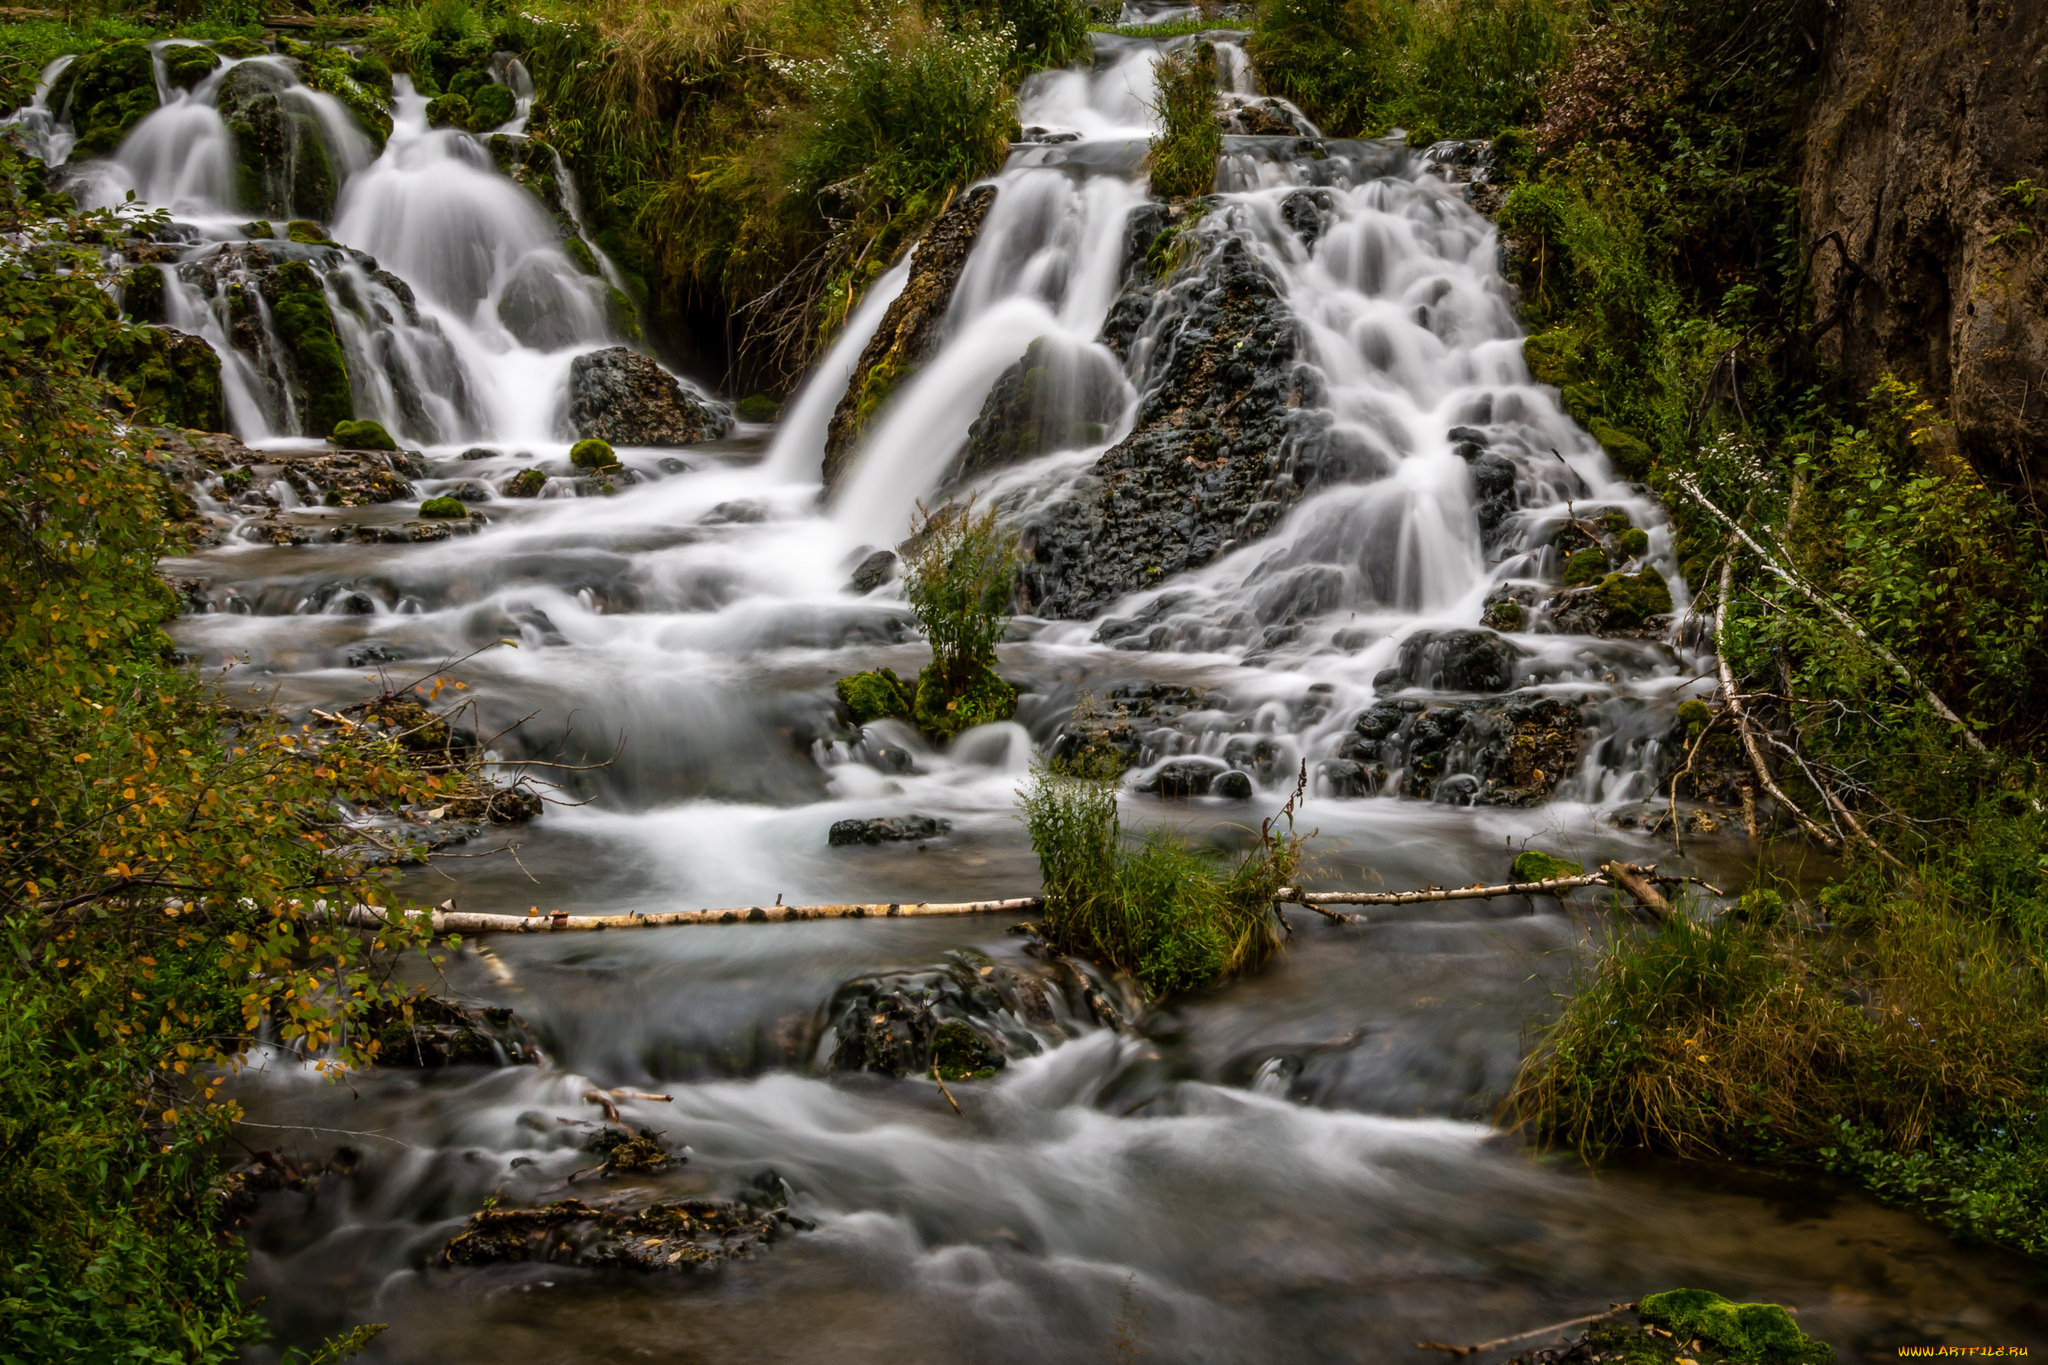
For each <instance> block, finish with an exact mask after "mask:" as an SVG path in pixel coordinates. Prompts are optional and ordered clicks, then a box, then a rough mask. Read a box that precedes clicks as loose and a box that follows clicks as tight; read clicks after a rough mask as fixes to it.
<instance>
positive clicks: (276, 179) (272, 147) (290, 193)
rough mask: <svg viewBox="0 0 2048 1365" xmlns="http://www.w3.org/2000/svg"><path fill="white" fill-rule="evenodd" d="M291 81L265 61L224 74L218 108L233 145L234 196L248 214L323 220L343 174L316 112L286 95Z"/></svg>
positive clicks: (330, 213)
mask: <svg viewBox="0 0 2048 1365" xmlns="http://www.w3.org/2000/svg"><path fill="white" fill-rule="evenodd" d="M291 84H292V82H291V79H290V77H289V76H287V75H285V74H284V73H283V72H281V71H279V70H277V69H276V68H275V67H273V66H271V65H270V64H268V63H264V62H247V63H244V64H243V65H241V66H238V67H236V68H235V69H234V70H232V71H230V72H228V74H227V75H226V76H224V77H222V78H221V83H220V95H219V98H218V99H217V101H216V107H217V108H218V109H219V111H220V117H221V122H222V123H224V124H226V125H227V130H228V136H229V140H230V142H231V143H232V146H233V156H234V189H235V200H236V203H237V205H238V206H239V207H240V208H241V209H242V211H243V212H245V213H261V214H265V215H267V216H269V217H272V218H311V219H316V220H318V221H320V222H325V221H327V220H328V219H330V218H332V217H333V216H334V197H335V194H336V192H337V191H338V190H339V188H340V177H339V176H337V175H336V174H335V170H334V163H333V160H332V159H331V158H330V157H329V156H328V152H327V141H326V138H325V136H324V135H323V132H322V129H321V127H320V120H319V118H318V116H317V115H315V114H314V113H313V111H312V110H310V109H307V108H304V107H303V106H302V104H301V103H299V102H296V101H292V100H288V99H287V98H286V97H285V95H286V92H287V91H288V90H289V89H290V88H291Z"/></svg>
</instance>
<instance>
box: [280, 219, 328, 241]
mask: <svg viewBox="0 0 2048 1365" xmlns="http://www.w3.org/2000/svg"><path fill="white" fill-rule="evenodd" d="M284 235H285V240H286V241H291V242H297V243H298V244H299V245H300V246H333V245H334V242H333V239H331V238H330V237H328V235H327V233H326V230H325V229H323V228H322V227H321V226H320V225H319V224H318V223H315V222H312V221H311V220H309V219H305V218H294V219H292V220H291V221H290V222H289V223H286V224H285V225H284Z"/></svg>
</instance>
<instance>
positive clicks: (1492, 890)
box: [1275, 872, 1613, 910]
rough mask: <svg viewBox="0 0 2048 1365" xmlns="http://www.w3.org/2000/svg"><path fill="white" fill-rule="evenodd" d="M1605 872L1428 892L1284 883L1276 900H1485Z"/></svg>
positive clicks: (1576, 883) (1595, 881) (1572, 884)
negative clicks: (1314, 888)
mask: <svg viewBox="0 0 2048 1365" xmlns="http://www.w3.org/2000/svg"><path fill="white" fill-rule="evenodd" d="M1612 884H1613V883H1611V882H1610V881H1609V880H1608V879H1607V876H1606V874H1605V873H1600V872H1588V873H1586V874H1585V875H1584V876H1582V877H1551V878H1549V879H1547V880H1545V881H1540V882H1503V883H1501V884H1500V885H1499V886H1453V887H1441V886H1432V887H1430V888H1429V889H1427V890H1425V891H1303V890H1301V889H1300V888H1299V887H1293V886H1283V887H1281V888H1280V890H1279V891H1278V892H1277V893H1275V899H1277V900H1280V901H1283V902H1286V903H1288V904H1291V905H1305V906H1307V907H1308V908H1309V909H1311V910H1313V909H1315V908H1317V907H1318V906H1324V905H1420V904H1422V903H1423V902H1425V901H1472V900H1486V899H1489V898H1491V897H1494V896H1548V895H1556V894H1557V893H1558V892H1560V891H1570V890H1573V889H1575V888H1577V887H1581V886H1610V885H1612Z"/></svg>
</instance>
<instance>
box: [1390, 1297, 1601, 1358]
mask: <svg viewBox="0 0 2048 1365" xmlns="http://www.w3.org/2000/svg"><path fill="white" fill-rule="evenodd" d="M1634 1307H1635V1305H1634V1304H1632V1303H1617V1304H1615V1305H1614V1306H1613V1307H1612V1308H1610V1309H1608V1310H1607V1311H1606V1312H1605V1313H1593V1314H1590V1315H1588V1316H1586V1317H1583V1318H1573V1319H1572V1320H1571V1321H1570V1322H1554V1323H1552V1324H1550V1326H1548V1327H1536V1328H1532V1329H1530V1330H1529V1331H1527V1332H1517V1333H1515V1334H1514V1335H1513V1336H1511V1337H1495V1338H1494V1339H1493V1340H1492V1341H1482V1342H1480V1343H1479V1344H1478V1345H1476V1346H1451V1345H1447V1344H1446V1343H1444V1342H1441V1341H1418V1342H1416V1343H1415V1349H1416V1350H1418V1351H1448V1352H1450V1353H1451V1355H1452V1356H1453V1357H1454V1358H1455V1359H1458V1360H1463V1359H1464V1358H1465V1357H1466V1356H1470V1355H1478V1354H1479V1353H1480V1352H1481V1351H1496V1350H1499V1349H1500V1348H1501V1347H1503V1346H1512V1345H1514V1344H1515V1343H1516V1342H1518V1341H1527V1340H1529V1338H1531V1337H1541V1336H1549V1335H1550V1334H1551V1333H1553V1332H1565V1331H1569V1330H1571V1329H1572V1328H1574V1327H1584V1326H1586V1325H1587V1324H1588V1323H1594V1322H1604V1321H1606V1320H1607V1319H1608V1318H1611V1317H1614V1316H1615V1315H1617V1314H1620V1313H1626V1312H1628V1311H1630V1310H1631V1309H1633V1308H1634Z"/></svg>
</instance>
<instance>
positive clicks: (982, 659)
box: [903, 499, 1017, 738]
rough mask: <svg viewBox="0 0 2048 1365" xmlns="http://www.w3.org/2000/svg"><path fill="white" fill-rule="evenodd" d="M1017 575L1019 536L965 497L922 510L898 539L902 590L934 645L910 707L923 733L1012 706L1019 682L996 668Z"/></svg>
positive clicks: (953, 730) (944, 730) (949, 729)
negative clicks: (907, 534)
mask: <svg viewBox="0 0 2048 1365" xmlns="http://www.w3.org/2000/svg"><path fill="white" fill-rule="evenodd" d="M1016 575H1017V536H1016V533H1015V532H1013V531H1010V530H1007V529H1005V528H1004V527H1003V526H1001V525H1000V524H999V523H998V522H997V521H996V514H995V509H994V508H990V509H989V510H987V511H985V512H983V513H981V514H979V515H976V513H975V510H974V503H973V500H972V499H970V500H969V501H968V502H967V503H965V504H964V505H953V504H947V505H946V506H944V507H941V508H939V509H938V510H937V511H931V512H927V511H925V510H924V509H922V508H920V509H919V511H918V515H917V518H916V520H915V521H914V522H913V524H912V526H911V533H910V539H909V540H907V541H906V542H904V546H903V591H904V595H905V596H906V597H907V598H909V600H910V610H911V614H912V615H913V616H915V617H916V618H917V628H918V630H919V632H920V633H922V634H923V636H924V638H925V640H926V642H927V643H929V644H930V645H931V647H932V662H931V665H930V666H929V667H928V668H926V669H925V670H924V671H923V672H922V673H920V674H919V675H918V680H917V693H916V697H915V702H914V705H913V708H912V713H913V715H915V717H916V718H917V722H918V725H919V726H920V728H922V729H924V730H925V731H926V733H928V734H931V735H934V736H937V737H940V738H950V737H951V736H953V735H955V734H958V733H959V732H960V731H961V730H963V729H966V728H967V727H968V726H969V725H980V724H984V723H986V722H989V721H995V720H1008V719H1009V718H1010V715H1011V713H1012V712H1013V711H1015V710H1016V706H1017V693H1016V689H1014V688H1012V687H1011V686H1010V685H1009V684H1008V683H1006V682H1004V681H1003V680H1002V679H1001V678H999V677H997V676H996V672H995V660H996V645H997V643H998V642H1000V641H1001V640H1002V638H1003V632H1004V631H1005V630H1006V629H1008V627H1009V612H1010V595H1011V592H1012V590H1013V588H1014V585H1015V582H1016Z"/></svg>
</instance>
